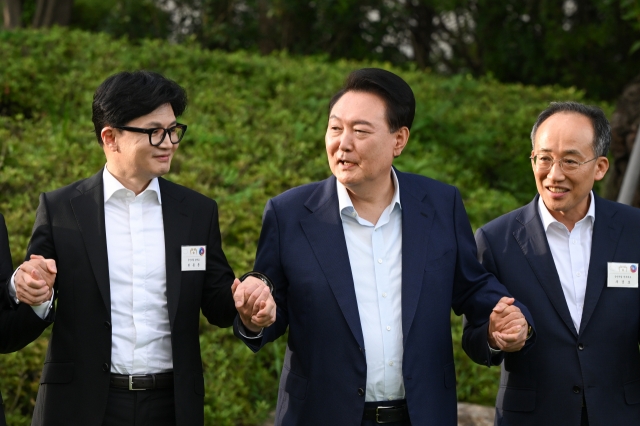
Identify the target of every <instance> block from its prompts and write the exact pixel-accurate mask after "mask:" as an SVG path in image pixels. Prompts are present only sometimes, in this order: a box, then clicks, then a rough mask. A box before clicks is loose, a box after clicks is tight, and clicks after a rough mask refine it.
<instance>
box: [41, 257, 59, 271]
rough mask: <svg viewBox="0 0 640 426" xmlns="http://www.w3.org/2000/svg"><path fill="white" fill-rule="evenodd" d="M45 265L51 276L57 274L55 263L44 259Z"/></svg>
mask: <svg viewBox="0 0 640 426" xmlns="http://www.w3.org/2000/svg"><path fill="white" fill-rule="evenodd" d="M44 262H45V263H46V264H47V269H48V270H49V272H51V273H52V274H56V273H57V272H58V268H57V267H56V261H55V260H53V259H45V261H44Z"/></svg>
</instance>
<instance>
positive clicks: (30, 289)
mask: <svg viewBox="0 0 640 426" xmlns="http://www.w3.org/2000/svg"><path fill="white" fill-rule="evenodd" d="M57 272H58V270H57V269H56V261H55V260H53V259H45V258H44V257H42V256H38V255H35V254H32V255H31V256H30V259H29V260H27V261H25V262H23V263H22V265H20V267H19V268H18V272H16V275H15V277H14V283H15V285H16V297H17V298H18V300H19V301H20V302H22V303H25V304H27V305H31V306H38V305H41V304H42V303H44V302H46V301H48V300H50V299H51V292H52V291H53V283H54V282H55V280H56V274H57Z"/></svg>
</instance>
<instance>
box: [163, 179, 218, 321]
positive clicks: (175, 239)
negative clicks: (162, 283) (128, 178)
mask: <svg viewBox="0 0 640 426" xmlns="http://www.w3.org/2000/svg"><path fill="white" fill-rule="evenodd" d="M158 183H159V185H160V194H161V197H162V222H163V226H164V246H165V263H166V276H167V307H168V311H169V323H170V324H171V328H173V324H174V320H175V317H176V312H177V311H178V301H179V299H180V286H181V283H182V265H181V256H182V250H181V245H182V244H181V241H185V238H186V237H187V236H188V235H189V230H190V228H191V220H192V216H191V211H190V209H188V208H187V206H185V203H184V198H185V197H184V194H182V193H181V192H180V191H177V190H176V189H177V188H179V187H177V186H174V185H171V184H170V183H169V182H167V181H166V180H165V179H163V178H158ZM203 238H206V236H203ZM207 249H209V248H207Z"/></svg>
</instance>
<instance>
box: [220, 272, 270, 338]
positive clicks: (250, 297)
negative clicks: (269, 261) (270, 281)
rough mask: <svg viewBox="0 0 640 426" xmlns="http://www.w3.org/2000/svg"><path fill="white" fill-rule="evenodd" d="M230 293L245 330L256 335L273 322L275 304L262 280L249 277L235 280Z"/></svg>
mask: <svg viewBox="0 0 640 426" xmlns="http://www.w3.org/2000/svg"><path fill="white" fill-rule="evenodd" d="M231 291H232V292H233V300H234V301H235V304H236V309H237V310H238V314H239V315H240V320H241V321H242V324H244V326H245V328H246V329H247V330H249V331H252V332H254V333H258V332H260V330H261V329H262V328H264V327H268V326H270V325H271V324H273V323H274V322H275V320H276V302H275V301H274V300H273V296H272V295H271V291H270V290H269V287H268V286H267V285H266V284H265V283H264V282H263V281H262V280H260V279H259V278H256V277H252V276H249V277H247V278H245V279H244V281H242V282H241V281H240V280H239V279H237V278H236V279H235V281H234V282H233V285H232V286H231Z"/></svg>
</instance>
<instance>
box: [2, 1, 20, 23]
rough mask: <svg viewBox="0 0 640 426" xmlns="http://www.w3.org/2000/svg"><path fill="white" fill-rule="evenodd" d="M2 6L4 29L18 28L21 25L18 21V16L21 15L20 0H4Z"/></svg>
mask: <svg viewBox="0 0 640 426" xmlns="http://www.w3.org/2000/svg"><path fill="white" fill-rule="evenodd" d="M2 6H3V7H2V12H3V17H4V27H5V29H7V30H12V29H14V28H20V27H21V26H22V25H21V22H20V17H21V16H22V2H21V0H4V3H3V5H2Z"/></svg>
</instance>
